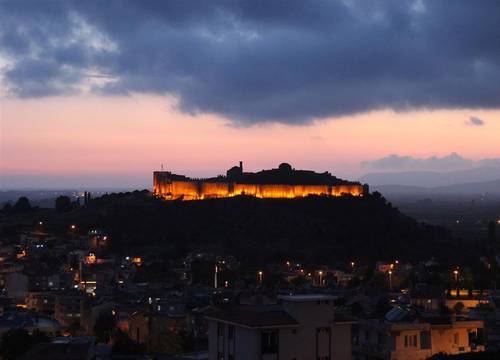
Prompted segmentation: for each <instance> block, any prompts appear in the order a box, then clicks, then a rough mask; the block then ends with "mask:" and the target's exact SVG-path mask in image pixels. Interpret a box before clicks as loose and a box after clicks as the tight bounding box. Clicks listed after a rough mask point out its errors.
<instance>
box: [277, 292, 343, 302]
mask: <svg viewBox="0 0 500 360" xmlns="http://www.w3.org/2000/svg"><path fill="white" fill-rule="evenodd" d="M278 299H281V300H284V301H294V302H305V301H320V300H336V299H338V296H335V295H327V294H302V295H279V296H278Z"/></svg>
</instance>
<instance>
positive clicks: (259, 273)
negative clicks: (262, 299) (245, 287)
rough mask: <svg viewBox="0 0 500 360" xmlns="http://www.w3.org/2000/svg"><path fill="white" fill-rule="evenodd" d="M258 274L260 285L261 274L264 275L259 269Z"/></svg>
mask: <svg viewBox="0 0 500 360" xmlns="http://www.w3.org/2000/svg"><path fill="white" fill-rule="evenodd" d="M258 275H259V284H260V285H262V275H264V273H263V272H262V270H259V272H258Z"/></svg>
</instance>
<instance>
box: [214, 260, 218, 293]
mask: <svg viewBox="0 0 500 360" xmlns="http://www.w3.org/2000/svg"><path fill="white" fill-rule="evenodd" d="M218 273H219V268H218V267H217V264H215V273H214V288H216V289H217V274H218Z"/></svg>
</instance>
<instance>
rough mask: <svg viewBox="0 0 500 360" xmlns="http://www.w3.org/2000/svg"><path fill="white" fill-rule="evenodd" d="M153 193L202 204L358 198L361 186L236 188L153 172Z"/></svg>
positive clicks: (264, 185) (283, 185) (234, 185)
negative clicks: (252, 199)
mask: <svg viewBox="0 0 500 360" xmlns="http://www.w3.org/2000/svg"><path fill="white" fill-rule="evenodd" d="M153 193H154V195H155V196H158V197H162V198H165V199H168V200H176V199H180V200H202V199H210V198H226V197H232V196H237V195H248V196H255V197H258V198H297V197H305V196H309V195H329V196H342V195H353V196H362V195H363V186H362V185H360V184H348V185H334V186H331V185H285V184H238V183H227V182H207V181H202V180H187V181H178V180H170V179H169V177H168V173H163V172H155V173H154V176H153Z"/></svg>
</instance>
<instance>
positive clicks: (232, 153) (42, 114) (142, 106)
mask: <svg viewBox="0 0 500 360" xmlns="http://www.w3.org/2000/svg"><path fill="white" fill-rule="evenodd" d="M499 115H500V110H488V111H486V110H477V109H475V110H439V111H412V112H400V113H396V112H393V111H390V110H382V111H375V112H369V113H364V114H359V115H355V116H348V117H341V118H330V119H322V120H321V121H316V122H314V123H312V124H310V125H304V126H287V125H280V124H270V125H254V126H251V127H233V126H231V124H230V121H229V120H228V119H223V118H221V117H218V116H216V115H193V116H192V115H187V114H183V113H180V112H179V111H176V110H175V101H174V99H172V98H170V97H161V96H146V95H140V96H129V97H104V96H103V97H98V96H75V97H51V98H43V99H31V100H22V99H3V100H2V101H1V128H0V132H1V139H0V140H1V158H0V165H1V168H0V169H1V173H2V177H3V180H2V186H3V187H4V188H12V187H16V186H21V187H35V186H37V185H39V186H40V187H57V186H68V187H71V186H115V185H116V186H133V187H146V186H150V179H151V172H152V171H153V170H156V169H159V168H160V164H161V163H164V164H165V166H166V169H168V170H171V171H173V172H176V173H181V174H187V175H191V176H210V175H216V174H219V173H224V172H225V171H226V169H228V168H229V167H230V166H233V165H234V164H236V163H237V162H238V161H239V160H242V161H244V166H245V170H248V171H253V170H260V169H263V168H271V167H276V166H277V165H278V164H279V163H280V162H284V161H286V162H289V163H291V164H292V165H293V166H294V167H296V168H302V169H313V170H317V171H331V172H332V173H334V174H335V175H338V176H341V177H345V178H348V179H356V178H357V177H358V176H360V175H362V174H364V173H366V172H369V171H371V170H370V169H366V168H362V167H361V166H360V162H362V161H364V160H373V159H377V158H380V157H384V156H387V155H389V154H399V155H411V156H414V157H419V158H421V157H422V158H423V157H429V156H433V155H438V156H443V155H447V154H449V153H451V152H457V153H459V154H460V155H461V156H464V157H466V158H470V159H482V158H495V157H500V145H499V144H500V140H499V139H500V137H499V135H500V122H499V121H496V119H498V117H499ZM471 116H475V117H478V118H480V119H483V120H484V121H485V125H484V126H469V125H466V124H465V122H466V121H467V120H468V119H469V118H470V117H471Z"/></svg>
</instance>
